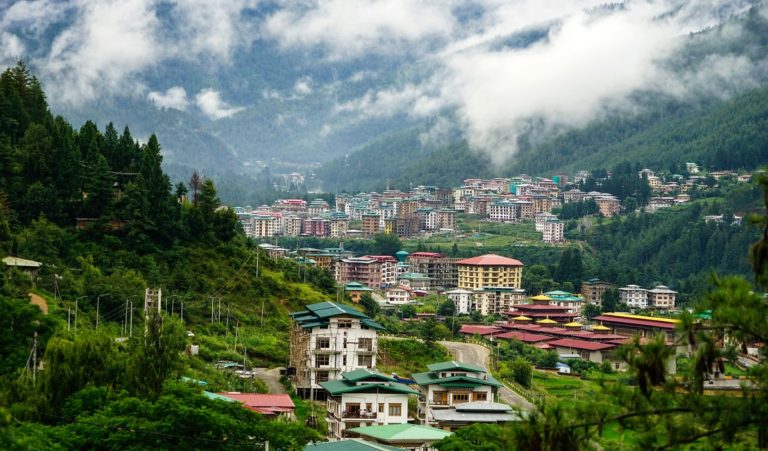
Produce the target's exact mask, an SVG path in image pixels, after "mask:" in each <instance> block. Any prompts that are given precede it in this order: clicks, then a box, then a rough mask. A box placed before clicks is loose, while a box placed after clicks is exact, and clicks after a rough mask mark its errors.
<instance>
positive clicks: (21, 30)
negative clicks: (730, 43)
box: [0, 0, 754, 161]
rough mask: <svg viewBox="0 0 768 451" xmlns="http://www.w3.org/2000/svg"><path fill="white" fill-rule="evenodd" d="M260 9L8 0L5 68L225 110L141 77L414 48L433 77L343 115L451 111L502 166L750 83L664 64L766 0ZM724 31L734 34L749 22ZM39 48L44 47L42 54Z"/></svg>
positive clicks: (458, 0)
mask: <svg viewBox="0 0 768 451" xmlns="http://www.w3.org/2000/svg"><path fill="white" fill-rule="evenodd" d="M260 3H262V4H260ZM263 3H265V2H259V1H258V0H216V1H203V0H176V1H165V2H159V1H155V0H69V1H64V0H39V1H19V2H14V3H8V4H5V6H4V7H0V62H3V63H4V64H6V65H7V64H12V63H13V62H14V61H15V60H16V59H18V58H19V57H25V58H26V59H28V60H30V62H31V63H32V65H33V66H34V67H35V69H36V71H37V72H38V74H39V75H40V78H41V79H42V80H43V82H44V83H45V85H46V87H47V89H48V92H49V95H51V96H52V99H51V100H52V102H53V103H54V104H56V103H62V104H63V103H67V104H70V105H77V104H81V103H82V102H87V101H89V100H93V99H97V98H99V97H102V96H108V95H112V94H113V93H115V92H121V93H128V94H130V95H136V96H144V97H146V98H148V99H150V100H151V101H153V102H154V103H155V105H157V106H158V107H159V108H176V109H181V110H195V111H197V112H199V113H202V114H204V115H205V116H207V117H209V118H211V119H212V120H218V119H222V118H226V117H231V116H232V115H235V114H237V113H238V112H240V111H242V110H243V109H244V108H251V107H253V106H252V105H240V104H238V102H237V99H231V98H227V97H226V93H225V92H220V91H219V90H217V89H215V88H214V87H208V88H203V89H200V90H199V91H196V92H189V91H188V90H189V89H190V87H185V86H178V85H175V84H173V83H172V81H171V84H169V85H168V86H163V87H155V86H146V84H145V82H144V81H143V79H142V73H143V72H144V71H147V70H149V69H152V68H156V67H158V66H161V65H163V64H166V63H168V62H169V61H171V60H174V59H178V58H185V59H191V60H196V59H199V60H200V61H205V62H206V64H210V62H211V61H212V62H215V63H216V64H230V65H231V64H237V61H233V58H232V56H233V53H234V52H235V51H236V50H237V49H239V48H247V47H248V46H250V45H265V43H266V45H274V46H275V47H276V48H278V49H280V50H281V51H293V50H312V53H309V52H308V54H312V55H319V56H318V60H317V61H316V64H318V65H331V66H332V65H334V64H338V63H342V62H348V61H354V60H355V59H358V58H360V57H378V56H380V57H387V58H392V57H396V56H398V55H407V56H408V57H409V58H411V59H412V60H413V61H416V62H417V63H416V64H418V65H423V66H425V67H429V68H430V70H429V71H428V73H429V74H431V75H429V76H428V77H426V78H423V77H422V78H421V79H415V80H412V81H409V82H406V83H400V84H398V85H393V86H389V87H384V88H382V89H380V90H378V91H370V92H367V93H365V94H364V95H361V96H360V97H359V98H356V99H352V100H350V101H345V102H343V103H339V104H337V105H336V107H335V109H334V112H335V113H336V114H355V115H359V116H361V117H376V116H390V115H395V114H403V113H405V114H408V115H411V116H413V117H433V116H435V115H437V114H438V113H440V112H441V111H445V110H447V109H450V110H451V111H454V112H455V114H456V116H457V118H458V124H456V126H458V127H459V128H460V129H461V130H462V131H463V132H464V134H465V136H466V137H467V138H468V140H469V142H470V143H471V145H472V147H473V148H476V149H480V150H485V151H487V152H489V153H490V154H491V155H492V156H494V157H495V158H496V159H497V160H499V161H501V160H503V159H505V158H507V157H509V156H510V155H512V154H514V152H515V151H516V142H517V141H516V138H517V136H519V135H520V134H521V133H525V132H526V131H528V130H530V128H531V127H532V124H534V123H535V124H537V127H540V126H542V124H543V126H544V127H556V126H563V125H564V126H576V127H578V126H583V125H584V124H586V123H587V122H589V121H590V120H593V119H595V118H597V117H600V115H601V114H603V112H604V111H606V108H611V109H616V108H632V105H631V104H630V103H629V102H628V97H629V95H630V94H631V93H632V92H635V91H637V90H640V89H653V90H659V91H664V92H667V93H670V94H672V95H677V96H685V95H687V94H688V93H690V92H691V90H692V89H694V88H695V89H696V92H699V93H700V92H701V90H706V89H711V90H712V91H713V95H714V94H722V93H723V92H727V91H728V88H729V87H731V86H732V87H733V88H734V89H743V88H744V87H749V86H750V83H753V81H752V80H751V79H750V77H749V76H748V75H749V73H750V71H752V70H754V62H750V61H749V60H747V59H746V58H744V57H742V56H740V55H718V56H716V57H713V58H711V59H709V60H707V61H703V62H701V64H699V65H696V66H695V67H693V68H692V69H691V71H690V72H688V73H683V74H679V73H676V74H671V73H670V72H669V71H668V70H667V69H665V64H664V62H665V60H667V59H668V58H669V57H670V56H671V55H673V54H675V52H676V51H678V50H679V45H680V44H681V42H682V39H681V38H682V37H684V36H686V35H687V34H688V33H691V32H696V31H699V30H702V29H705V28H707V27H710V26H713V25H716V24H718V23H719V22H720V21H721V20H722V19H723V17H727V16H728V15H730V14H737V13H740V12H743V11H745V10H746V9H747V8H748V7H749V6H750V3H754V2H750V1H746V0H700V1H684V0H654V1H649V0H639V1H632V2H626V3H625V4H624V5H623V6H622V7H617V8H614V9H612V10H610V11H609V10H605V9H596V8H597V7H598V6H599V5H601V4H604V3H605V2H604V0H603V1H589V0H547V1H541V0H517V1H516V0H421V1H419V0H324V1H320V0H295V1H282V0H276V1H271V2H268V7H269V9H268V11H270V13H269V14H266V15H263V16H264V17H263V18H262V19H259V20H254V19H252V18H251V17H252V16H251V15H244V14H242V12H243V10H244V9H246V8H260V7H262V6H264V5H263ZM169 17H170V19H169ZM62 23H64V24H66V26H63V27H62V26H61V24H62ZM54 26H56V27H54ZM548 26H551V27H550V28H549V32H548V34H547V36H546V38H545V39H542V40H540V41H538V42H537V43H535V44H534V45H532V46H529V47H527V48H522V49H521V48H510V47H508V46H504V45H503V41H500V39H503V38H504V37H507V36H509V35H511V34H514V33H519V32H522V31H526V30H532V29H538V28H543V27H548ZM53 30H55V31H53ZM720 33H721V36H720V38H723V39H728V38H733V37H734V36H738V34H739V33H740V30H738V29H737V28H735V27H730V28H729V27H726V28H725V29H723V30H722V31H721V32H720ZM255 43H258V44H255ZM500 43H501V44H500ZM33 45H34V48H35V49H36V52H37V53H36V54H35V55H34V56H33V57H30V55H29V53H30V52H32V49H31V46H33ZM375 75H376V74H367V73H365V72H364V71H363V72H360V73H358V74H356V75H355V76H356V77H366V76H375ZM353 81H354V80H350V82H353ZM317 88H318V87H317V86H315V84H314V82H313V80H312V79H310V78H307V77H304V78H300V77H299V78H297V79H296V80H295V83H294V85H293V90H292V92H290V93H279V92H276V91H275V92H272V91H270V92H265V93H264V96H265V97H267V96H278V97H279V96H289V95H290V96H291V98H293V99H301V98H302V97H304V96H308V95H310V94H312V93H313V92H315V91H316V90H317ZM436 124H437V125H436V126H439V127H446V124H445V122H444V121H437V122H436ZM332 126H333V124H332V123H329V124H328V127H329V129H330V128H331V127H332Z"/></svg>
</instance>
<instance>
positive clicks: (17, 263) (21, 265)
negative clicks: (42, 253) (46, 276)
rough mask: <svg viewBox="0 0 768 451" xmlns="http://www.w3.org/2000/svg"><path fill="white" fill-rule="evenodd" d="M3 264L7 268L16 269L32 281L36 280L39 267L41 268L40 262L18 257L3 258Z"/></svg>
mask: <svg viewBox="0 0 768 451" xmlns="http://www.w3.org/2000/svg"><path fill="white" fill-rule="evenodd" d="M3 263H4V264H5V266H8V267H9V268H15V269H18V270H19V271H21V272H23V273H24V274H26V275H27V276H29V278H30V279H32V280H34V279H36V278H37V273H38V271H40V267H41V266H43V264H42V263H40V262H36V261H34V260H27V259H24V258H19V257H5V258H3Z"/></svg>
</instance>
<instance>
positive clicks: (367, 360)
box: [315, 354, 373, 368]
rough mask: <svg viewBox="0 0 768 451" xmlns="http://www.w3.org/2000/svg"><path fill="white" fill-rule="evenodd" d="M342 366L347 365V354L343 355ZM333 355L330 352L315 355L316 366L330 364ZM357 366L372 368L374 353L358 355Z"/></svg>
mask: <svg viewBox="0 0 768 451" xmlns="http://www.w3.org/2000/svg"><path fill="white" fill-rule="evenodd" d="M341 364H342V366H347V356H346V355H344V356H342V363H341ZM330 365H331V356H330V355H328V354H320V355H316V356H315V367H321V366H330ZM357 366H362V367H365V368H371V367H372V366H373V356H372V355H359V356H357Z"/></svg>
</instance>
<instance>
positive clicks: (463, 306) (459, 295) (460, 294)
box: [445, 289, 472, 315]
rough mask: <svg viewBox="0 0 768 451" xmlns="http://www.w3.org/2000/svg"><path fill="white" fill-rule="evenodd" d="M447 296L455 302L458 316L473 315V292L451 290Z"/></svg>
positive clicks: (447, 292)
mask: <svg viewBox="0 0 768 451" xmlns="http://www.w3.org/2000/svg"><path fill="white" fill-rule="evenodd" d="M445 295H446V296H448V299H450V300H451V301H453V305H454V306H455V311H456V314H457V315H469V314H470V313H472V292H471V291H469V290H459V289H455V290H450V291H446V292H445Z"/></svg>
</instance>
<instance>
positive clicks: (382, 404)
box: [320, 368, 419, 439]
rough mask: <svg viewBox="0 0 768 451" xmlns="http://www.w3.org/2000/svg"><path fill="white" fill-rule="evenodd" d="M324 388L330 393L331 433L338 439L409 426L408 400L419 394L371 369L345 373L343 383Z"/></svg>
mask: <svg viewBox="0 0 768 451" xmlns="http://www.w3.org/2000/svg"><path fill="white" fill-rule="evenodd" d="M320 385H321V386H322V387H323V388H324V389H325V391H326V392H327V393H328V396H327V401H326V403H327V409H328V417H327V421H328V433H329V435H330V436H331V437H332V438H336V439H341V438H343V437H345V433H344V431H345V430H347V429H351V428H356V427H363V426H372V425H386V424H405V423H407V422H408V397H409V396H413V395H418V394H419V391H418V390H414V389H412V388H411V387H409V386H407V385H405V384H401V383H398V382H397V380H396V379H394V378H392V377H389V376H385V375H384V374H381V373H379V372H377V371H373V370H370V369H367V368H361V369H357V370H354V371H350V372H346V373H342V374H341V379H339V380H329V381H326V382H321V383H320Z"/></svg>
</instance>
